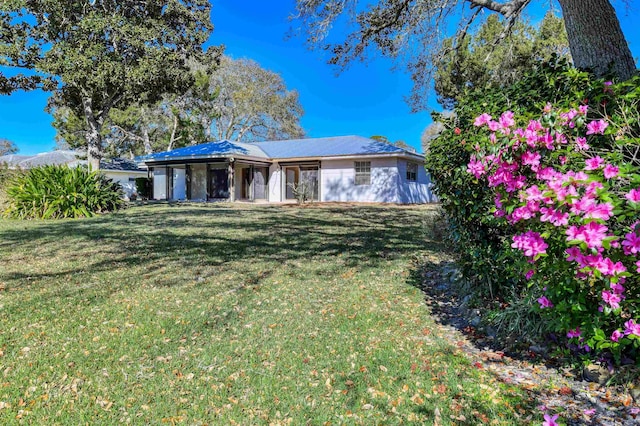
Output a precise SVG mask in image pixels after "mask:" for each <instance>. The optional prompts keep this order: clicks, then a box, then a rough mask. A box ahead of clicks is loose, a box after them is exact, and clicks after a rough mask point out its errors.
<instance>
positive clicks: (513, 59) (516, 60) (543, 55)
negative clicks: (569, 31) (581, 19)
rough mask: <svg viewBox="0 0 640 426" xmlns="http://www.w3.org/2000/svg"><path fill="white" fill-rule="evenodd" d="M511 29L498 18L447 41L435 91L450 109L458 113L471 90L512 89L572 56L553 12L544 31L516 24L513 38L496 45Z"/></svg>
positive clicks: (437, 57)
mask: <svg viewBox="0 0 640 426" xmlns="http://www.w3.org/2000/svg"><path fill="white" fill-rule="evenodd" d="M506 29H507V28H506V26H505V23H504V22H503V21H502V20H501V19H500V18H499V17H498V15H495V14H493V15H490V16H489V17H488V18H487V20H486V21H485V22H484V24H483V25H482V26H480V27H479V28H478V30H477V31H476V32H475V34H473V35H471V34H469V33H467V34H466V35H465V36H464V37H463V38H462V39H461V40H460V41H459V42H458V43H456V40H455V39H454V38H448V39H446V40H445V41H444V43H443V46H442V48H441V49H440V50H439V51H438V52H436V54H435V57H434V59H433V61H434V66H435V70H434V88H435V91H436V94H437V96H438V102H439V103H440V104H441V105H442V106H443V107H444V108H446V109H452V108H453V107H454V106H455V104H456V102H457V101H458V100H459V99H460V97H461V96H463V95H464V93H466V92H468V91H469V90H474V89H476V88H489V87H505V86H508V85H511V84H513V83H515V82H516V81H517V80H519V79H520V78H522V76H523V75H524V74H525V72H526V71H529V70H531V69H533V67H534V66H535V65H536V64H537V63H538V62H540V61H549V60H551V58H552V57H553V56H554V55H555V56H557V57H558V58H568V57H570V55H569V42H568V41H567V35H566V31H565V29H564V24H563V21H562V19H560V18H558V17H557V16H555V15H554V14H553V13H552V12H548V13H547V14H546V15H545V17H544V19H543V20H542V22H541V23H540V26H539V28H534V27H532V26H530V25H528V24H526V23H524V22H517V23H515V24H514V26H513V28H512V30H511V35H510V37H508V38H507V39H505V40H503V41H502V43H500V44H497V45H496V43H495V41H496V40H497V39H499V37H500V35H501V34H503V33H504V32H505V30H506Z"/></svg>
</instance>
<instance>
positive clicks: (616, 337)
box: [611, 330, 624, 342]
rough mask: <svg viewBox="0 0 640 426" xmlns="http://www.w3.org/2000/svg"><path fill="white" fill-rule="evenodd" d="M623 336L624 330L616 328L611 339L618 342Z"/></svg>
mask: <svg viewBox="0 0 640 426" xmlns="http://www.w3.org/2000/svg"><path fill="white" fill-rule="evenodd" d="M623 336H624V334H622V332H621V331H620V330H616V331H614V332H613V333H611V341H613V342H617V341H618V340H620V338H621V337H623Z"/></svg>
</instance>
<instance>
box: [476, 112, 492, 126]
mask: <svg viewBox="0 0 640 426" xmlns="http://www.w3.org/2000/svg"><path fill="white" fill-rule="evenodd" d="M489 121H491V116H490V115H489V114H487V113H484V114H481V115H479V116H478V117H476V120H475V121H474V122H473V125H474V126H476V127H480V126H483V125H485V124H487V123H488V122H489Z"/></svg>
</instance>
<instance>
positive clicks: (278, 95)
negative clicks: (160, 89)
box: [54, 57, 304, 156]
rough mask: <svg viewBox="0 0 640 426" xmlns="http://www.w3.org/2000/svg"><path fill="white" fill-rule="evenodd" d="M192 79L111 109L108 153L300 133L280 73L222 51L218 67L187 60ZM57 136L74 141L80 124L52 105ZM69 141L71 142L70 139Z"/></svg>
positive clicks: (291, 95)
mask: <svg viewBox="0 0 640 426" xmlns="http://www.w3.org/2000/svg"><path fill="white" fill-rule="evenodd" d="M189 67H190V72H191V73H192V75H193V84H192V85H191V86H190V87H189V89H188V90H187V91H186V92H185V93H183V94H180V95H167V96H165V97H164V98H163V99H162V100H161V101H159V102H158V103H156V104H155V105H144V104H138V103H136V104H132V105H130V106H129V107H128V108H127V109H125V110H120V109H116V108H114V109H112V110H111V112H110V114H109V116H108V117H107V120H106V123H105V125H104V127H103V135H102V137H103V139H104V140H105V141H106V144H105V145H106V146H105V149H106V150H107V151H108V153H109V154H111V155H114V156H118V155H139V154H150V153H153V152H157V151H165V150H171V149H174V148H180V147H182V146H187V145H196V144H200V143H205V142H210V141H211V140H214V139H215V140H222V139H229V140H244V141H248V142H251V141H257V140H265V139H287V138H297V137H302V136H303V135H304V131H303V130H302V127H301V125H300V118H301V116H302V114H303V110H302V107H301V106H300V103H299V101H298V94H297V92H295V91H289V90H287V88H286V86H285V84H284V82H283V80H282V77H280V75H278V74H276V73H273V72H271V71H268V70H265V69H263V68H261V67H260V66H259V65H258V64H257V63H255V62H253V61H250V60H246V59H242V60H234V59H231V58H228V57H223V58H222V60H221V63H220V64H219V65H218V67H217V68H216V67H214V66H212V65H203V64H202V63H200V62H198V61H195V60H191V61H189ZM54 117H55V121H54V127H56V129H58V139H59V140H60V141H65V142H66V143H68V144H70V145H71V146H74V147H80V146H84V145H85V144H86V142H85V141H84V140H83V139H82V138H79V137H78V135H80V134H83V132H86V131H87V127H86V125H84V124H83V122H82V121H81V120H79V119H77V118H76V117H73V116H69V114H68V112H67V111H65V110H64V109H61V110H55V111H54ZM70 141H71V143H70Z"/></svg>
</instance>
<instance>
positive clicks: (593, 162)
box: [584, 156, 604, 170]
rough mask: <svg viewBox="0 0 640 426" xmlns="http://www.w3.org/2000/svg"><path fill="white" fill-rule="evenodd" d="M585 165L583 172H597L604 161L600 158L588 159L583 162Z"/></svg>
mask: <svg viewBox="0 0 640 426" xmlns="http://www.w3.org/2000/svg"><path fill="white" fill-rule="evenodd" d="M584 163H585V164H586V166H585V168H584V169H585V170H598V169H599V168H600V167H602V165H603V164H604V160H603V159H602V158H600V156H596V157H593V158H588V159H586V160H585V162H584Z"/></svg>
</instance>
